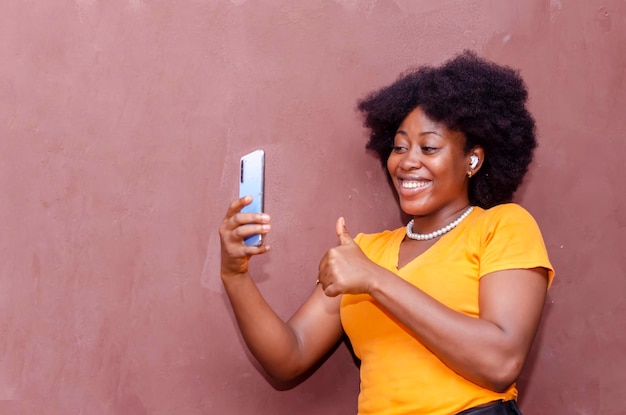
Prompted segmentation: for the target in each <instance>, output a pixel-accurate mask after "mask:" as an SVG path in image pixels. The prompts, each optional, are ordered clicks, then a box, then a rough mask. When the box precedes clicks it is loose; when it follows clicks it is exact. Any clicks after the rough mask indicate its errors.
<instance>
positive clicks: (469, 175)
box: [467, 170, 472, 178]
mask: <svg viewBox="0 0 626 415" xmlns="http://www.w3.org/2000/svg"><path fill="white" fill-rule="evenodd" d="M467 177H468V178H470V177H472V171H471V170H470V171H468V172H467Z"/></svg>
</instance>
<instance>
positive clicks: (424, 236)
mask: <svg viewBox="0 0 626 415" xmlns="http://www.w3.org/2000/svg"><path fill="white" fill-rule="evenodd" d="M472 210H474V206H470V207H469V208H468V209H467V210H466V211H465V212H463V214H462V215H461V216H459V218H458V219H457V220H455V221H454V222H452V223H451V224H449V225H448V226H444V227H443V228H441V229H439V230H438V231H435V232H431V233H414V232H413V223H414V221H413V219H411V220H410V221H409V223H407V224H406V236H408V237H409V238H411V239H415V240H417V241H429V240H431V239H435V238H437V237H439V236H441V235H444V234H446V233H448V232H450V231H451V230H452V229H454V228H455V227H456V225H458V224H459V223H461V221H462V220H463V219H465V218H466V217H467V215H469V214H470V213H472Z"/></svg>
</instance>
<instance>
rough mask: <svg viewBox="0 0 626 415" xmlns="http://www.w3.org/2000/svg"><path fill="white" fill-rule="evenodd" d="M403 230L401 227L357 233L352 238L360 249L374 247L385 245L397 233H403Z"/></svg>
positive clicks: (394, 237) (393, 238)
mask: <svg viewBox="0 0 626 415" xmlns="http://www.w3.org/2000/svg"><path fill="white" fill-rule="evenodd" d="M404 232H405V230H404V228H403V227H402V228H397V229H394V230H385V231H382V232H378V233H359V234H358V235H357V236H356V238H354V241H355V242H356V243H357V245H359V247H360V248H361V249H368V248H375V247H379V246H385V245H387V244H388V243H389V242H390V241H392V240H395V239H396V238H397V237H398V234H402V235H404Z"/></svg>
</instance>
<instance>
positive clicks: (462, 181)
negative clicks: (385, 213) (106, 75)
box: [387, 107, 484, 226]
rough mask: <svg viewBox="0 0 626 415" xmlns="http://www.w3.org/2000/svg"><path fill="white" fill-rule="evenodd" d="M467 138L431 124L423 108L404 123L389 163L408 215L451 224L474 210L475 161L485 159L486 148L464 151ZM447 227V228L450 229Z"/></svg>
mask: <svg viewBox="0 0 626 415" xmlns="http://www.w3.org/2000/svg"><path fill="white" fill-rule="evenodd" d="M464 146H465V135H464V134H463V133H461V132H459V131H453V130H450V129H449V128H447V127H446V126H445V125H443V124H441V123H438V122H436V121H433V120H431V119H430V118H428V116H426V114H424V112H423V111H422V110H421V109H420V108H419V107H417V108H416V109H414V110H413V111H411V112H410V113H409V115H407V117H406V118H405V119H404V120H403V121H402V123H401V124H400V127H398V130H397V132H396V135H395V137H394V147H393V150H392V152H391V154H390V155H389V158H388V159H387V169H388V171H389V174H390V175H391V178H392V181H393V184H394V186H395V188H396V191H397V192H398V196H399V200H400V206H401V208H402V210H403V211H404V212H405V213H407V214H409V215H412V216H414V217H415V218H416V220H417V219H418V218H420V217H428V218H432V219H434V222H433V225H437V222H440V221H441V222H445V221H447V220H448V219H449V217H452V216H454V215H456V214H457V213H458V212H459V211H460V210H462V209H464V208H466V207H467V206H469V198H468V193H467V189H468V183H469V178H468V173H469V172H470V171H472V173H475V172H476V171H477V170H478V169H479V168H480V164H481V163H479V164H478V165H477V167H476V168H474V169H472V168H471V167H470V156H471V155H476V156H478V157H479V160H482V158H483V155H484V154H483V151H482V149H481V148H480V147H477V148H474V149H472V150H471V151H470V152H469V153H466V152H465V151H464ZM445 224H446V223H443V226H445Z"/></svg>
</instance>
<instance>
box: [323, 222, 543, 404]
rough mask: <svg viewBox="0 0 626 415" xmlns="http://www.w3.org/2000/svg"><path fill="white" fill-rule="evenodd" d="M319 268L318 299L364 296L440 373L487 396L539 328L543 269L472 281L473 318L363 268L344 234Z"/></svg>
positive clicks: (506, 380) (511, 374)
mask: <svg viewBox="0 0 626 415" xmlns="http://www.w3.org/2000/svg"><path fill="white" fill-rule="evenodd" d="M337 228H338V234H339V239H340V245H339V246H338V247H336V248H333V249H331V250H330V251H329V252H328V253H327V254H326V256H325V257H324V258H323V259H322V261H321V263H320V282H321V283H322V286H323V288H324V292H325V293H326V295H329V296H335V295H339V294H346V293H351V294H356V293H368V294H370V295H371V296H372V297H373V298H374V299H375V300H376V301H377V302H378V303H379V304H380V305H381V306H382V307H384V308H385V309H386V310H387V311H388V312H389V313H390V314H392V315H393V316H394V317H395V318H396V319H397V320H399V321H400V322H401V323H402V324H403V325H405V326H406V327H407V328H408V329H409V330H410V331H411V332H412V333H414V334H415V336H416V337H417V338H419V339H420V341H421V342H422V343H423V344H424V345H425V346H426V347H428V348H429V349H430V350H431V351H432V352H433V353H434V354H435V355H437V356H438V357H439V358H440V359H441V360H442V361H443V362H444V363H445V364H446V365H448V366H449V367H450V368H452V369H453V370H454V371H456V372H457V373H459V374H460V375H461V376H463V377H465V378H466V379H468V380H471V381H472V382H474V383H476V384H478V385H481V386H483V387H486V388H488V389H491V390H494V391H498V392H503V391H506V390H507V389H508V388H509V387H510V385H511V384H512V383H514V382H515V380H516V379H517V377H518V376H519V374H520V372H521V370H522V366H523V364H524V361H525V359H526V356H527V355H528V352H529V350H530V347H531V345H532V342H533V339H534V337H535V333H536V332H537V328H538V326H539V322H540V320H541V314H542V310H543V305H544V302H545V297H546V292H547V287H548V271H547V270H546V269H545V268H533V269H509V270H503V271H497V272H493V273H490V274H487V275H484V276H483V277H482V278H481V280H480V293H479V307H480V317H479V318H474V317H471V316H467V315H465V314H462V313H459V312H457V311H455V310H452V309H451V308H449V307H447V306H445V305H443V304H442V303H440V302H438V301H437V300H435V299H434V298H432V297H430V296H429V295H428V294H426V293H424V292H423V291H421V290H420V289H418V288H417V287H415V286H414V285H412V284H410V283H408V282H406V281H405V280H403V279H401V278H400V277H398V276H396V275H395V274H394V273H392V272H390V271H388V270H386V269H384V268H382V267H380V266H378V265H377V264H375V263H373V262H371V261H370V260H369V259H368V258H367V257H366V256H365V254H364V253H363V252H362V251H361V250H360V248H359V247H358V246H357V245H356V243H354V241H352V239H351V237H350V236H349V235H348V234H347V231H345V228H344V230H343V231H342V234H340V233H339V230H340V226H339V224H338V225H337Z"/></svg>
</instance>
